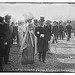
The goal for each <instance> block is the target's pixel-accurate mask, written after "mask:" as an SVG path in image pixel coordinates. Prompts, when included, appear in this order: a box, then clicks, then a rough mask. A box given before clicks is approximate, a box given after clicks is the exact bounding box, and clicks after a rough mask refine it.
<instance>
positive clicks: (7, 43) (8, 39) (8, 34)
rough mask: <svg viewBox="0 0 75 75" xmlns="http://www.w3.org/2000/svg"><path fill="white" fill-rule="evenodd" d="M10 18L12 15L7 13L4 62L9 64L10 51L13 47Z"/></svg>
mask: <svg viewBox="0 0 75 75" xmlns="http://www.w3.org/2000/svg"><path fill="white" fill-rule="evenodd" d="M10 19H11V16H9V15H6V16H5V22H4V31H5V33H4V42H5V44H4V63H5V64H8V62H9V52H10V47H11V28H10V26H9V25H10Z"/></svg>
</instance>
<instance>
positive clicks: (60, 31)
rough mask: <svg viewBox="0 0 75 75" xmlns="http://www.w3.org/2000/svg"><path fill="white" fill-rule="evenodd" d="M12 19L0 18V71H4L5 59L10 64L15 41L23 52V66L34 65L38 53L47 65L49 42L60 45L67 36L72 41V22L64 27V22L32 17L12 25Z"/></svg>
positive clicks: (7, 17)
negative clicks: (3, 63) (11, 50)
mask: <svg viewBox="0 0 75 75" xmlns="http://www.w3.org/2000/svg"><path fill="white" fill-rule="evenodd" d="M10 19H11V16H9V15H6V16H5V17H0V70H3V68H2V62H3V58H4V62H5V64H8V62H9V53H10V48H11V47H12V44H13V43H14V41H15V40H17V41H16V42H17V44H18V46H19V47H20V51H21V52H22V59H21V62H22V64H31V63H34V55H35V54H37V53H39V61H40V62H41V61H42V62H43V63H45V56H46V52H47V51H48V49H49V48H48V41H50V40H52V42H51V43H55V42H56V43H58V39H59V40H64V37H65V36H66V35H67V41H70V38H71V33H72V32H73V28H72V25H71V21H68V22H67V24H66V25H65V26H64V25H63V22H62V21H59V22H57V21H54V22H52V21H50V20H45V18H44V17H40V20H38V19H35V18H33V17H32V18H28V19H27V20H26V21H23V20H19V21H18V22H11V23H10ZM32 21H33V22H32ZM52 37H53V39H52Z"/></svg>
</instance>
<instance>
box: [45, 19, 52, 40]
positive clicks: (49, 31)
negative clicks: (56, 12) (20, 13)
mask: <svg viewBox="0 0 75 75" xmlns="http://www.w3.org/2000/svg"><path fill="white" fill-rule="evenodd" d="M46 24H47V27H48V30H47V33H48V34H47V35H48V39H49V40H48V41H50V39H51V36H52V30H51V29H52V26H51V21H50V20H47V21H46Z"/></svg>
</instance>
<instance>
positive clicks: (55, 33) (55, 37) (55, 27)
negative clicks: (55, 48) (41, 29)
mask: <svg viewBox="0 0 75 75" xmlns="http://www.w3.org/2000/svg"><path fill="white" fill-rule="evenodd" d="M53 23H54V26H53V29H52V33H53V34H54V38H53V41H52V43H54V41H55V42H56V43H57V39H58V31H59V30H58V23H57V22H56V21H54V22H53Z"/></svg>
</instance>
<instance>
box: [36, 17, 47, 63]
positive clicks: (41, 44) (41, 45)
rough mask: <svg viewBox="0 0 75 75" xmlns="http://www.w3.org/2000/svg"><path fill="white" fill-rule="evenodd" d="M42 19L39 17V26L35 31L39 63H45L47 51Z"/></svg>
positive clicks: (45, 33) (45, 32) (45, 30)
mask: <svg viewBox="0 0 75 75" xmlns="http://www.w3.org/2000/svg"><path fill="white" fill-rule="evenodd" d="M44 21H45V20H44V17H40V26H38V27H37V28H36V29H35V35H36V37H37V51H38V53H39V61H41V57H42V61H43V63H45V56H46V52H47V51H48V37H47V27H46V26H45V25H44Z"/></svg>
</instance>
